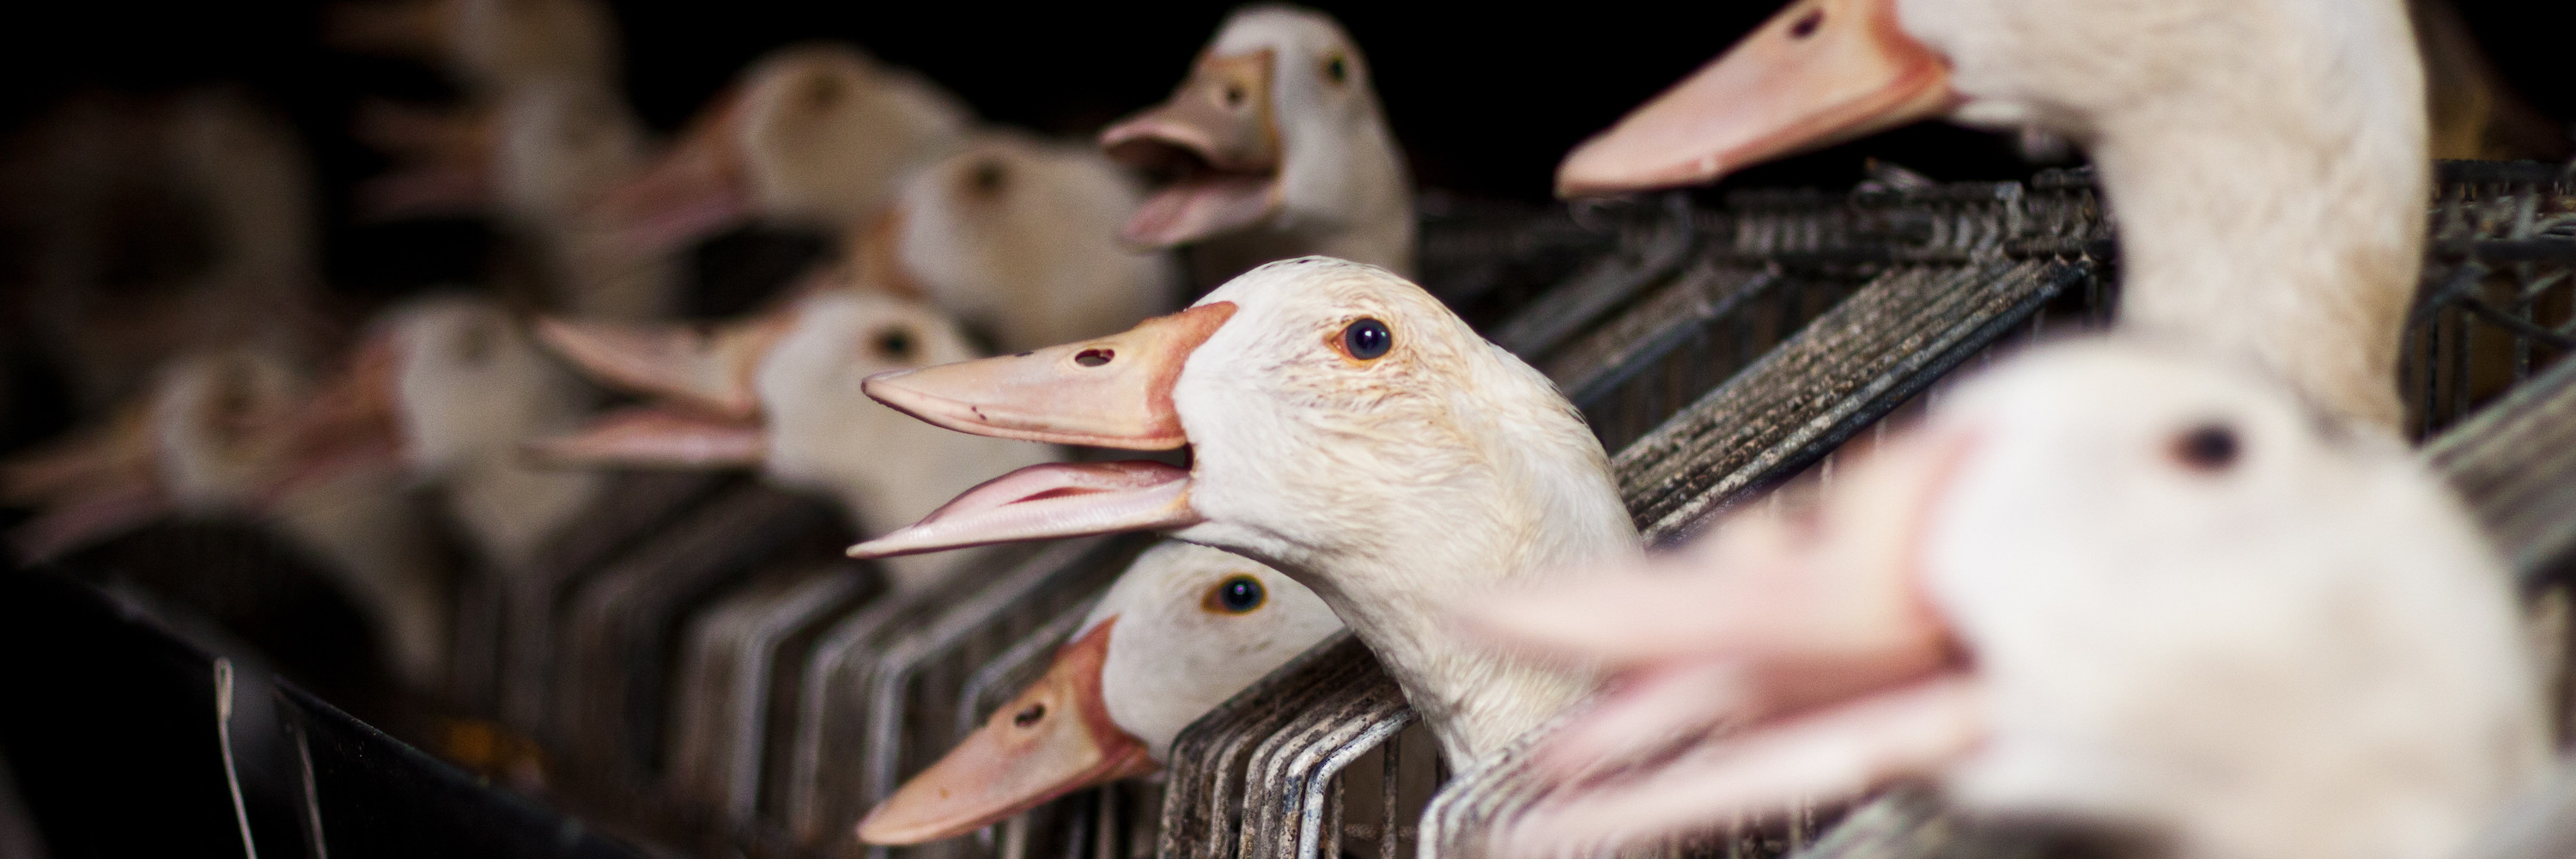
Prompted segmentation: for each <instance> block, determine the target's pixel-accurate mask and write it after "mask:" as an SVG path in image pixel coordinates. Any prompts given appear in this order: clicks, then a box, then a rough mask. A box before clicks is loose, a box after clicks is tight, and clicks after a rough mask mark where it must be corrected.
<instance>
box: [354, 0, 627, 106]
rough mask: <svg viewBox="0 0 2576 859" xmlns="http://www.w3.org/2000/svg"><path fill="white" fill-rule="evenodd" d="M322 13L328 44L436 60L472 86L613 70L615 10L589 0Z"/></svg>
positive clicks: (602, 77)
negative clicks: (324, 16)
mask: <svg viewBox="0 0 2576 859" xmlns="http://www.w3.org/2000/svg"><path fill="white" fill-rule="evenodd" d="M328 13H329V14H328V15H327V16H326V18H325V20H324V24H323V39H324V41H326V42H328V43H330V44H331V45H332V46H334V47H337V48H340V49H342V50H349V51H358V52H363V53H375V54H391V55H398V56H407V57H411V58H414V59H419V60H426V61H430V62H434V63H438V64H440V65H442V66H445V67H446V68H448V69H450V70H453V71H454V72H456V73H457V74H458V75H459V76H460V77H463V78H464V79H465V80H464V82H465V83H466V85H467V86H469V87H472V88H475V89H480V90H485V91H492V90H499V89H505V88H508V87H510V86H514V85H517V84H520V83H524V82H526V81H528V80H531V79H535V78H541V77H572V78H577V79H583V80H594V81H609V80H614V79H615V78H616V77H617V76H618V74H619V64H620V58H619V53H620V52H619V46H618V41H617V26H616V20H615V16H614V15H613V14H612V13H611V12H610V10H609V8H608V4H606V3H602V2H597V0H353V1H352V2H341V3H337V4H334V5H332V6H331V7H330V8H329V10H328Z"/></svg>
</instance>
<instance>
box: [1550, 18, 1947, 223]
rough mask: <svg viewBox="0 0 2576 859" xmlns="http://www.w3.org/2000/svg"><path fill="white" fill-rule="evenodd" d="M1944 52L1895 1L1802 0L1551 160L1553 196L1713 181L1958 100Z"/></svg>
mask: <svg viewBox="0 0 2576 859" xmlns="http://www.w3.org/2000/svg"><path fill="white" fill-rule="evenodd" d="M1958 104H1959V98H1958V96H1957V94H1956V93H1955V92H1954V91H1953V90H1952V89H1951V88H1950V68H1949V64H1948V62H1947V61H1946V60H1944V59H1942V57H1941V56H1940V55H1938V54H1935V53H1933V52H1932V49H1930V48H1928V47H1925V46H1924V45H1923V43H1921V42H1918V41H1915V39H1914V37H1912V36H1910V35H1907V34H1906V32H1905V30H1904V28H1903V27H1902V26H1900V22H1899V21H1898V20H1897V15H1896V0H1802V2H1798V3H1792V4H1790V5H1789V7H1788V8H1786V9H1782V10H1781V11H1780V13H1779V14H1778V15H1775V16H1773V17H1772V18H1771V20H1769V21H1767V22H1764V23H1763V25H1762V26H1761V27H1760V28H1758V29H1755V30H1754V31H1753V33H1752V34H1751V35H1748V36H1745V37H1744V40H1743V41H1740V42H1737V43H1736V44H1735V47H1733V48H1730V49H1728V50H1727V52H1726V55H1725V56H1721V57H1719V58H1717V61H1716V62H1712V63H1710V64H1708V65H1707V66H1706V67H1703V68H1701V69H1700V70H1699V71H1697V72H1695V73H1692V75H1691V76H1690V77H1689V78H1687V79H1685V80H1683V81H1682V82H1681V83H1679V84H1676V85H1674V86H1673V88H1672V89H1670V90H1666V91H1665V92H1664V93H1663V94H1662V95H1658V96H1656V97H1655V99H1654V100H1653V101H1649V102H1647V103H1646V104H1645V106H1643V107H1639V108H1637V109H1636V110H1635V111H1633V112H1631V113H1629V114H1628V115H1627V116H1625V117H1622V118H1621V119H1620V120H1619V124H1618V125H1615V126H1612V127H1611V128H1610V130H1609V131H1605V132H1602V133H1601V134H1600V135H1599V136H1596V137H1594V138H1592V139H1591V140H1587V141H1584V143H1583V145H1582V146H1579V147H1576V148H1575V150H1574V152H1573V153H1572V154H1570V155H1567V156H1566V158H1565V163H1564V164H1562V165H1560V166H1558V167H1557V171H1556V190H1557V194H1558V195H1559V196H1567V197H1574V196H1587V195H1595V194H1618V193H1624V192H1629V191H1642V190H1648V189H1653V188H1669V187H1674V186H1678V185H1693V184H1699V183H1703V182H1713V181H1716V180H1717V178H1718V177H1720V176H1724V175H1726V174H1728V173H1732V172H1734V171H1736V170H1741V169H1743V168H1744V167H1746V166H1749V165H1752V164H1757V163H1760V162H1763V161H1767V160H1770V159H1772V158H1777V157H1780V156H1783V155H1788V154H1791V153H1794V152H1801V151H1805V150H1808V149H1814V148H1817V147H1821V146H1828V145H1831V144H1834V143H1839V142H1841V141H1845V140H1850V139H1852V138H1855V137H1860V136H1863V135H1866V134H1870V133H1873V132H1876V131H1879V130H1881V129H1887V128H1894V127H1896V126H1899V125H1904V124H1906V123H1909V122H1913V121H1916V120H1920V119H1929V118H1932V117H1935V116H1939V115H1941V114H1944V113H1947V112H1949V111H1950V110H1951V109H1952V108H1955V107H1957V106H1958Z"/></svg>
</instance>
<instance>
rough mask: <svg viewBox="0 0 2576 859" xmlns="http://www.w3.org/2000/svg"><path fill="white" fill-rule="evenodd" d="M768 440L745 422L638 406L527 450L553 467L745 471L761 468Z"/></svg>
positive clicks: (751, 424)
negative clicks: (729, 469)
mask: <svg viewBox="0 0 2576 859" xmlns="http://www.w3.org/2000/svg"><path fill="white" fill-rule="evenodd" d="M768 449H769V435H768V433H766V432H764V431H763V430H762V429H761V427H760V425H759V424H757V423H751V422H747V421H734V420H726V419H722V418H711V417H706V416H703V415H698V414H694V413H690V412H685V411H679V410H674V409H663V408H656V407H652V406H639V407H636V408H631V409H624V410H620V411H617V412H612V413H610V414H607V415H604V416H602V417H600V418H599V419H598V420H594V421H592V422H591V423H590V425H589V426H585V427H582V428H581V431H580V432H577V433H574V434H572V435H568V436H563V437H560V438H551V439H545V440H542V441H537V442H532V443H530V444H529V445H528V452H529V453H530V454H531V455H533V456H535V457H536V458H537V459H538V460H539V461H542V462H546V463H548V464H553V465H568V466H611V467H638V468H689V469H699V468H710V469H711V468H750V467H757V466H759V465H760V463H761V460H762V459H763V458H764V457H765V456H766V455H767V451H768Z"/></svg>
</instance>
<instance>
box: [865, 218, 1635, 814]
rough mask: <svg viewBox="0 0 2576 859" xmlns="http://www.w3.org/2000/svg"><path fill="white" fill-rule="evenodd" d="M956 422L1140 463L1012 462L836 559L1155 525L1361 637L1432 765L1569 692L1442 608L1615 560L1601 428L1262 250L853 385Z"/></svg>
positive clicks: (1407, 318) (1629, 528)
mask: <svg viewBox="0 0 2576 859" xmlns="http://www.w3.org/2000/svg"><path fill="white" fill-rule="evenodd" d="M864 390H865V391H866V393H867V394H868V396H870V397H873V398H875V399H877V400H878V401H879V402H883V403H885V404H887V405H890V406H893V407H895V408H896V409H900V410H902V411H904V412H906V413H908V414H911V415H913V416H914V417H917V418H921V419H922V420H924V421H927V422H930V423H933V424H937V425H940V426H944V427H947V428H950V429H954V430H959V431H962V432H967V433H974V434H978V435H989V436H996V437H1001V438H1018V439H1026V440H1031V441H1047V442H1055V443H1059V444H1076V445H1088V446H1095V447H1107V448H1119V449H1129V450H1173V449H1179V448H1187V450H1188V462H1189V464H1188V466H1187V467H1181V466H1174V465H1169V464H1165V463H1160V462H1154V461H1143V460H1135V461H1123V462H1088V463H1059V464H1047V465H1038V466H1031V467H1028V468H1023V469H1020V470H1018V471H1015V472H1012V473H1010V474H1007V475H1003V476H1001V477H998V478H995V479H994V480H992V481H989V482H987V483H985V484H983V485H981V486H978V487H976V488H975V490H974V491H972V492H969V493H967V494H965V495H962V496H959V497H958V498H957V499H956V500H955V501H952V502H950V503H949V504H948V505H946V506H944V507H942V508H940V509H939V510H938V511H937V512H935V513H933V514H932V515H931V516H929V517H928V518H926V519H924V520H922V521H921V522H919V523H917V524H915V525H913V526H911V527H908V528H904V529H901V530H898V531H895V532H893V533H890V534H886V535H884V536H882V537H878V538H876V539H874V540H870V541H868V542H865V543H861V544H859V545H856V546H853V547H851V549H850V553H851V554H852V555H853V556H856V557H887V556H894V555H901V554H905V553H911V552H922V551H935V550H942V549H952V548H958V547H963V546H971V545H981V544H987V543H996V542H1010V541H1019V540H1034V539H1051V538H1056V537H1066V536H1076V535H1083V534H1102V533H1113V532H1126V531H1155V532H1161V533H1164V534H1167V535H1169V536H1172V537H1176V538H1178V539H1181V540H1185V541H1188V542H1192V543H1197V544H1200V545H1204V546H1211V547H1214V548H1218V549H1223V550H1226V551H1229V552H1233V553H1236V554H1239V555H1243V556H1245V557H1248V558H1251V559H1253V560H1256V561H1259V562H1261V563H1263V564H1267V565H1269V566H1270V567H1272V568H1275V569H1277V570H1279V571H1280V572H1281V573H1284V574H1286V575H1287V576H1288V577H1290V578H1292V579H1294V580H1296V581H1297V582H1298V583H1300V584H1303V585H1305V586H1306V587H1307V588H1308V589H1310V590H1313V591H1314V592H1315V594H1316V596H1318V597H1319V598H1321V599H1322V600H1323V601H1324V603H1325V604H1326V605H1327V606H1330V607H1331V608H1332V609H1333V613H1334V615H1335V616H1337V617H1339V618H1341V620H1342V622H1343V623H1345V624H1347V625H1348V626H1349V627H1350V630H1351V632H1352V634H1353V635H1355V636H1356V637H1358V638H1359V639H1360V640H1361V641H1362V642H1363V643H1364V644H1366V645H1367V646H1368V647H1369V649H1371V650H1372V651H1374V652H1375V653H1376V654H1377V656H1378V659H1379V661H1380V662H1381V663H1382V664H1383V665H1384V666H1385V668H1386V670H1387V673H1388V674H1389V675H1390V676H1391V677H1392V678H1393V679H1394V680H1395V681H1396V682H1397V684H1398V685H1399V686H1401V687H1402V689H1403V690H1404V692H1405V695H1406V697H1407V699H1408V700H1409V701H1410V702H1411V703H1412V705H1413V706H1414V708H1415V709H1416V710H1418V711H1419V712H1420V713H1421V714H1422V716H1423V718H1424V721H1425V722H1426V723H1427V724H1428V725H1429V727H1430V729H1431V732H1432V734H1433V736H1434V737H1435V738H1436V739H1437V741H1438V743H1439V745H1440V747H1441V749H1442V751H1443V752H1444V753H1445V754H1446V755H1447V759H1448V760H1449V761H1450V762H1451V764H1452V765H1453V766H1460V767H1465V766H1471V765H1473V764H1474V763H1475V762H1477V761H1480V760H1483V759H1485V758H1486V757H1487V756H1488V755H1491V754H1493V753H1495V752H1496V751H1498V750H1499V749H1501V748H1502V747H1503V746H1504V745H1505V744H1506V743H1508V741H1509V740H1510V739H1511V738H1512V737H1514V736H1517V735H1518V734H1520V733H1522V732H1524V731H1526V730H1528V729H1530V728H1531V727H1532V726H1533V725H1535V724H1537V723H1539V722H1541V721H1544V720H1545V719H1547V718H1548V717H1550V716H1551V715H1553V714H1554V713H1556V712H1557V711H1558V710H1560V709H1562V708H1563V707H1564V706H1565V705H1566V704H1568V703H1570V702H1571V701H1573V700H1575V699H1577V698H1579V697H1581V696H1582V695H1583V694H1585V693H1586V692H1588V691H1589V689H1590V688H1591V685H1592V682H1593V680H1594V677H1593V673H1592V672H1591V671H1589V670H1587V669H1584V668H1582V667H1580V666H1565V665H1559V664H1541V663H1537V662H1533V661H1530V660H1527V659H1523V658H1520V657H1518V656H1515V655H1513V654H1509V653H1502V652H1497V651H1494V650H1492V649H1491V648H1488V647H1486V646H1484V645H1483V643H1482V642H1480V641H1476V640H1471V639H1469V638H1468V637H1466V636H1465V634H1464V633H1463V632H1462V631H1460V630H1459V629H1457V628H1455V627H1454V625H1452V624H1450V623H1449V622H1448V620H1447V617H1448V615H1447V613H1446V612H1445V611H1443V610H1442V609H1441V607H1442V606H1447V605H1452V604H1455V603H1457V602H1459V601H1465V600H1474V599H1478V598H1480V596H1481V595H1483V594H1485V593H1487V592H1490V591H1493V590H1495V589H1498V588H1502V587H1505V586H1507V585H1510V584H1513V583H1525V582H1531V581H1535V580H1538V579H1543V578H1545V577H1546V576H1548V575H1550V574H1552V573H1554V572H1555V571H1557V570H1561V569H1565V568H1567V567H1568V566H1569V565H1570V564H1573V563H1576V562H1577V561H1578V559H1611V558H1618V557H1624V556H1628V555H1634V554H1637V553H1638V552H1640V551H1641V549H1640V546H1639V544H1638V537H1637V531H1636V529H1635V527H1634V525H1632V524H1631V522H1630V520H1629V517H1628V512H1627V508H1626V507H1625V506H1624V505H1622V503H1621V502H1620V498H1619V494H1618V491H1617V489H1616V487H1615V484H1614V483H1613V482H1612V480H1611V476H1610V470H1609V459H1608V456H1607V455H1606V454H1605V453H1603V451H1602V449H1601V443H1600V441H1599V440H1598V439H1596V438H1595V437H1594V436H1593V435H1592V433H1591V431H1590V430H1588V429H1586V428H1585V427H1584V424H1583V420H1582V418H1581V417H1580V416H1579V415H1578V413H1577V412H1576V411H1575V410H1574V408H1573V407H1572V406H1571V405H1570V404H1568V403H1567V402H1566V400H1565V398H1564V397H1563V395H1561V394H1560V393H1558V391H1557V390H1556V388H1555V386H1554V385H1552V384H1550V383H1549V382H1548V381H1547V378H1546V377H1545V376H1544V375H1542V374H1540V373H1539V372H1538V371H1537V370H1535V369H1532V368H1531V367H1529V366H1528V365H1527V364H1524V363H1522V362H1521V361H1520V360H1519V359H1517V358H1515V357H1513V356H1512V355H1511V354H1510V353H1508V352H1505V351H1503V350H1502V349H1501V348H1499V347H1496V346H1494V345H1493V344H1491V343H1488V342H1486V341H1485V340H1484V339H1482V338H1480V337H1478V336H1477V335H1476V333H1475V332H1474V331H1473V330H1471V329H1469V327H1468V326H1467V324H1466V323H1465V322H1464V321H1462V320H1460V319H1459V318H1458V317H1457V315H1456V314H1455V313H1452V312H1451V311H1449V310H1448V309H1447V308H1446V307H1444V306H1442V305H1441V303H1440V302H1439V300H1438V299H1436V298H1434V297H1432V296H1431V295H1430V294H1429V293H1428V292H1425V291H1424V290H1423V289H1422V288H1421V287H1419V286H1416V285H1414V284H1413V283H1411V282H1409V281H1406V280H1404V279H1403V278H1401V277H1398V276H1396V275H1395V274H1394V273H1392V272H1389V271H1387V270H1385V269H1382V268H1378V267H1376V266H1371V265H1366V264H1362V263H1355V262H1350V261H1347V260H1337V259H1332V258H1327V257H1301V258H1298V259H1294V260H1284V261H1280V262H1274V263H1269V264H1266V265H1263V266H1260V267H1257V268H1254V269H1253V270H1252V271H1249V272H1246V273H1245V274H1243V275H1242V276H1241V277H1237V278H1235V279H1234V280H1232V281H1229V282H1227V283H1226V284H1224V285H1223V286H1220V287H1218V288H1217V289H1216V290H1215V291H1213V292H1210V293H1209V294H1208V295H1207V296H1205V297H1204V298H1202V299H1200V300H1199V301H1198V302H1197V303H1196V304H1194V305H1193V306H1191V307H1190V308H1189V309H1187V310H1183V311H1181V312H1179V313H1176V314H1172V315H1169V316H1161V317H1156V318H1154V319H1152V320H1148V321H1146V322H1144V323H1142V324H1140V325H1138V326H1136V327H1135V328H1133V329H1130V330H1128V331H1126V332H1123V333H1120V334H1116V335H1112V336H1110V337H1104V338H1096V339H1092V340H1083V341H1076V342H1074V343H1070V344H1065V345H1060V346H1054V347H1049V348H1046V349H1038V350H1034V351H1030V352H1026V353H1020V354H1015V355H1008V356H1002V357H995V358H986V359H982V360H979V361H970V362H965V363H960V364H949V365H943V366H937V367H930V368H925V369H920V370H911V371H904V372H896V373H888V374H883V375H879V376H876V377H873V378H871V379H869V380H868V381H867V382H866V384H865V386H864Z"/></svg>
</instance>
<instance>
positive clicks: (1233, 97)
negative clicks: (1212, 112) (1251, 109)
mask: <svg viewBox="0 0 2576 859" xmlns="http://www.w3.org/2000/svg"><path fill="white" fill-rule="evenodd" d="M1243 95H1244V93H1243V85H1242V84H1226V85H1225V106H1226V107H1242V106H1243Z"/></svg>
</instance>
